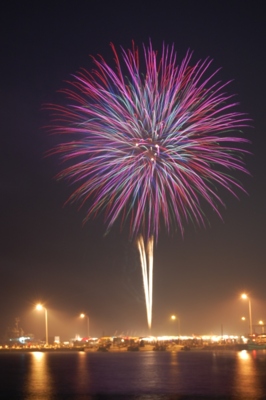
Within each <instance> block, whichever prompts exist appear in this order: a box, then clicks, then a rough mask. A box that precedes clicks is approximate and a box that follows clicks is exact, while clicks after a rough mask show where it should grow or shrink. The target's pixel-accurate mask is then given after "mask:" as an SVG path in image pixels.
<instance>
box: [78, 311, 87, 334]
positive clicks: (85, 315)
mask: <svg viewBox="0 0 266 400" xmlns="http://www.w3.org/2000/svg"><path fill="white" fill-rule="evenodd" d="M79 316H80V318H86V319H87V337H89V336H90V320H89V317H88V315H87V314H84V313H81V314H80V315H79Z"/></svg>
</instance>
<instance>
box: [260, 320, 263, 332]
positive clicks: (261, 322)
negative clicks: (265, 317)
mask: <svg viewBox="0 0 266 400" xmlns="http://www.w3.org/2000/svg"><path fill="white" fill-rule="evenodd" d="M259 325H261V333H264V322H263V321H259Z"/></svg>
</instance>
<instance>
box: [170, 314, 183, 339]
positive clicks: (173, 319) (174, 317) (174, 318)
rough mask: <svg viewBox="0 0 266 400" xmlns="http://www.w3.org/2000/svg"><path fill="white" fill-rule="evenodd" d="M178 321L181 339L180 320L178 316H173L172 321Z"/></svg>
mask: <svg viewBox="0 0 266 400" xmlns="http://www.w3.org/2000/svg"><path fill="white" fill-rule="evenodd" d="M176 319H177V323H178V336H179V337H180V333H181V332H180V319H179V318H178V317H177V316H176V315H171V320H172V321H175V320H176Z"/></svg>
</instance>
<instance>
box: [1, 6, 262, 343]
mask: <svg viewBox="0 0 266 400" xmlns="http://www.w3.org/2000/svg"><path fill="white" fill-rule="evenodd" d="M23 3H24V2H9V3H7V4H6V5H5V9H3V8H2V10H1V13H0V29H1V39H0V57H1V62H0V69H1V74H0V105H1V107H0V127H1V131H0V132H1V136H0V143H1V164H2V167H1V170H0V213H1V219H0V221H1V223H0V231H1V242H0V272H1V275H0V277H1V283H0V337H2V336H3V335H4V333H5V331H6V329H7V327H8V326H11V325H13V324H14V319H15V318H16V317H19V318H20V325H21V327H22V328H23V329H24V331H25V332H26V333H29V332H30V333H34V334H35V335H36V336H37V337H41V336H44V315H43V313H42V312H38V311H36V310H35V309H34V308H35V305H36V303H37V302H38V301H42V302H43V304H45V306H46V308H47V310H48V318H49V336H54V335H59V336H60V337H61V338H62V339H67V338H70V337H74V336H75V335H76V334H80V335H85V334H86V324H85V322H84V321H82V320H80V319H79V318H78V316H79V314H80V312H85V313H87V314H88V315H89V318H90V334H91V335H92V336H101V335H114V334H130V335H147V334H149V333H151V334H154V335H160V334H177V333H178V323H177V322H174V321H171V320H170V316H171V315H172V314H175V315H177V316H178V317H179V320H180V327H181V333H182V334H188V335H190V334H210V333H214V334H220V333H221V327H223V332H224V333H231V334H237V335H238V334H242V333H245V332H247V331H248V303H247V302H245V301H243V300H241V299H240V294H241V293H242V292H243V291H246V292H247V293H249V295H250V298H251V304H252V314H253V323H254V324H257V323H258V321H259V320H264V321H265V323H266V291H265V282H266V268H265V266H266V265H265V259H266V257H265V248H266V242H265V239H266V235H265V227H266V207H265V204H266V202H265V200H266V197H265V194H266V183H265V176H266V157H265V145H266V139H265V135H266V122H265V121H266V118H265V112H266V107H265V105H266V104H265V93H266V90H265V89H266V87H265V82H266V80H265V71H266V53H265V41H266V35H265V33H266V23H265V13H264V12H263V10H262V9H261V8H260V6H259V4H260V3H258V2H251V1H249V2H245V3H243V4H242V2H236V1H233V2H230V5H229V2H213V1H164V2H159V3H156V2H153V3H152V7H150V6H149V2H147V4H146V3H145V2H143V1H142V2H138V1H137V2H136V1H135V2H119V1H112V2H111V1H110V2H96V1H79V2H75V3H74V2H72V3H70V4H67V3H66V2H54V3H55V4H56V5H55V4H52V3H51V4H52V5H49V2H42V5H40V4H38V3H36V4H34V5H30V6H29V5H27V4H28V3H26V5H25V4H23ZM143 3H144V4H143ZM224 3H226V4H224ZM106 4H107V5H106ZM227 4H228V5H227ZM238 4H241V6H240V5H238ZM2 7H3V6H2ZM149 39H151V40H152V42H153V46H154V47H156V48H157V49H158V50H161V47H162V43H163V42H165V43H167V44H172V43H174V44H175V48H176V50H177V52H178V59H179V60H180V61H181V60H182V58H183V57H184V56H185V53H186V51H187V49H189V48H190V49H191V50H193V51H194V56H193V59H194V61H197V60H198V59H205V58H206V57H211V58H212V59H213V60H214V61H213V66H212V67H211V70H212V71H214V70H215V69H217V68H219V67H222V69H221V71H220V72H219V79H221V80H222V81H228V80H231V79H232V80H233V82H232V83H231V84H230V86H229V87H228V92H230V93H236V94H237V97H236V99H237V101H238V102H239V103H240V105H239V107H238V110H239V111H242V112H245V113H248V115H249V117H250V118H251V119H252V123H251V125H252V127H251V128H246V129H245V130H244V134H245V137H247V138H249V139H250V140H251V142H252V144H251V146H249V150H250V151H251V152H252V155H250V156H247V157H246V159H245V162H246V165H247V168H248V170H249V171H250V174H251V176H243V175H241V176H239V177H240V179H241V181H242V183H243V186H244V187H245V189H246V191H247V192H248V194H247V195H246V194H244V193H240V195H239V200H237V199H236V198H234V197H233V196H231V195H229V194H228V193H222V192H221V197H222V198H223V200H224V202H225V203H226V208H225V209H222V208H221V209H220V211H221V213H222V216H223V221H221V220H220V219H219V217H218V216H217V215H215V214H214V212H213V211H212V210H211V209H208V210H207V215H208V222H207V224H206V227H205V228H199V227H195V226H193V225H192V224H190V225H186V226H185V234H184V237H183V238H182V236H181V234H178V233H177V234H176V235H172V236H168V235H167V234H165V233H164V232H162V233H161V234H160V235H159V240H158V244H157V246H156V248H155V254H154V256H155V261H154V296H153V326H152V330H151V332H149V330H148V327H147V319H146V309H145V302H144V293H143V287H142V276H141V268H140V263H139V256H138V252H137V248H136V246H135V243H134V242H130V241H129V239H128V237H127V235H126V233H125V232H123V231H122V232H120V231H119V229H116V228H114V229H113V230H112V231H111V232H110V233H109V234H108V235H106V236H105V235H104V233H105V226H104V225H103V223H102V219H101V218H99V219H95V220H90V221H88V223H87V224H86V225H83V223H82V221H83V218H84V217H85V214H86V208H83V209H80V210H79V209H78V205H77V204H76V205H66V206H64V203H65V201H66V199H67V198H68V196H69V195H70V194H71V190H72V189H71V187H70V186H69V185H68V183H67V182H63V181H62V182H57V181H56V180H55V179H54V177H55V174H56V173H57V172H59V171H60V165H59V160H58V159H57V158H56V157H49V158H47V157H45V152H46V151H47V150H49V149H51V148H52V147H53V146H54V144H55V138H54V137H51V136H50V135H49V134H48V132H47V130H46V129H45V128H44V127H45V126H46V125H48V124H49V123H50V115H49V112H47V110H45V107H44V105H45V104H47V103H57V104H60V103H61V102H62V101H65V100H64V97H63V96H62V94H60V93H59V92H58V91H59V90H60V89H62V88H64V87H65V86H66V84H65V83H64V81H66V80H68V79H70V76H71V74H73V73H75V72H76V71H78V70H79V69H80V68H81V67H84V68H86V69H88V70H90V69H91V68H92V67H93V64H92V60H91V58H90V55H93V56H96V55H97V54H101V55H102V56H103V57H104V58H105V59H106V60H107V61H108V62H110V64H111V65H113V64H112V63H113V56H112V52H111V48H110V42H112V43H114V44H115V46H116V47H117V48H119V46H120V45H121V46H123V47H124V48H128V47H131V42H132V40H134V41H135V43H136V44H137V45H138V46H139V47H141V45H142V43H145V44H147V43H148V41H149ZM242 316H245V317H246V318H247V321H246V322H243V321H241V317H242Z"/></svg>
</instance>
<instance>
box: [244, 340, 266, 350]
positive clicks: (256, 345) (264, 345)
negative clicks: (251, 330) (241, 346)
mask: <svg viewBox="0 0 266 400" xmlns="http://www.w3.org/2000/svg"><path fill="white" fill-rule="evenodd" d="M247 347H248V350H266V343H256V342H253V343H248V344H247Z"/></svg>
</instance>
